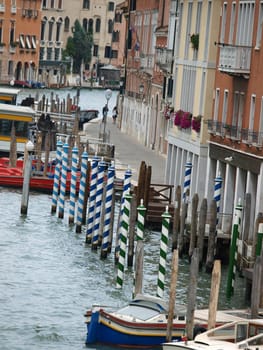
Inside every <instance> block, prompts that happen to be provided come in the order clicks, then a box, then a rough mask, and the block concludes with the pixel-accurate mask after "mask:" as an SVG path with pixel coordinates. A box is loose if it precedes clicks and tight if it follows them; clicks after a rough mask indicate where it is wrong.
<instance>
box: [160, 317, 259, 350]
mask: <svg viewBox="0 0 263 350" xmlns="http://www.w3.org/2000/svg"><path fill="white" fill-rule="evenodd" d="M205 349H207V350H238V349H244V350H263V319H250V320H249V319H248V320H245V319H244V320H240V321H234V322H230V323H227V324H224V325H222V326H219V327H216V328H213V329H210V330H208V331H206V332H204V333H201V334H198V335H197V336H196V337H195V339H194V340H192V341H187V340H185V341H179V342H173V341H172V342H167V343H164V344H163V350H205Z"/></svg>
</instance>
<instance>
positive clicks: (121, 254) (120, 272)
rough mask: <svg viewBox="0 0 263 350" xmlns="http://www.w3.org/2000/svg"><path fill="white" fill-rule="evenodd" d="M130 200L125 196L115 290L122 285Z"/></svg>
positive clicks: (128, 196) (129, 197)
mask: <svg viewBox="0 0 263 350" xmlns="http://www.w3.org/2000/svg"><path fill="white" fill-rule="evenodd" d="M131 198H132V196H131V195H129V194H126V195H125V197H124V208H123V220H122V223H121V233H120V251H119V259H118V272H117V284H116V288H122V285H123V276H124V265H125V256H126V245H127V237H128V231H129V220H130V207H131Z"/></svg>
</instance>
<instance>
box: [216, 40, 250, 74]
mask: <svg viewBox="0 0 263 350" xmlns="http://www.w3.org/2000/svg"><path fill="white" fill-rule="evenodd" d="M251 52H252V48H251V47H248V46H236V45H228V44H227V45H224V44H220V56H219V67H218V69H219V70H220V71H221V72H224V73H228V74H235V75H239V76H244V77H246V78H248V77H249V74H250V65H251Z"/></svg>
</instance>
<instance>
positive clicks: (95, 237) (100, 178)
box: [91, 160, 106, 250]
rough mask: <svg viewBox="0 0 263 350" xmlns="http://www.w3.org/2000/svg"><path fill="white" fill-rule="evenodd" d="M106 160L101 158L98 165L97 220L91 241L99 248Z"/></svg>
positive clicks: (94, 247) (93, 245)
mask: <svg viewBox="0 0 263 350" xmlns="http://www.w3.org/2000/svg"><path fill="white" fill-rule="evenodd" d="M105 165H106V164H105V162H104V161H103V160H101V161H100V162H99V166H98V177H97V191H96V201H95V202H96V204H95V220H94V227H93V236H92V242H91V248H92V249H93V250H97V248H98V244H99V228H100V214H101V208H102V195H103V181H104V170H105Z"/></svg>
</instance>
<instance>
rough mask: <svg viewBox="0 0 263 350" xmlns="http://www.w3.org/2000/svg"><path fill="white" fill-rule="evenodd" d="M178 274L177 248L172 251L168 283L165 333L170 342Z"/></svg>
mask: <svg viewBox="0 0 263 350" xmlns="http://www.w3.org/2000/svg"><path fill="white" fill-rule="evenodd" d="M177 276H178V250H177V249H175V250H174V251H173V259H172V272H171V285H170V296H169V309H168V319H167V333H166V341H167V342H170V341H171V340H172V336H173V319H174V305H175V298H176V284H177Z"/></svg>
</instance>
